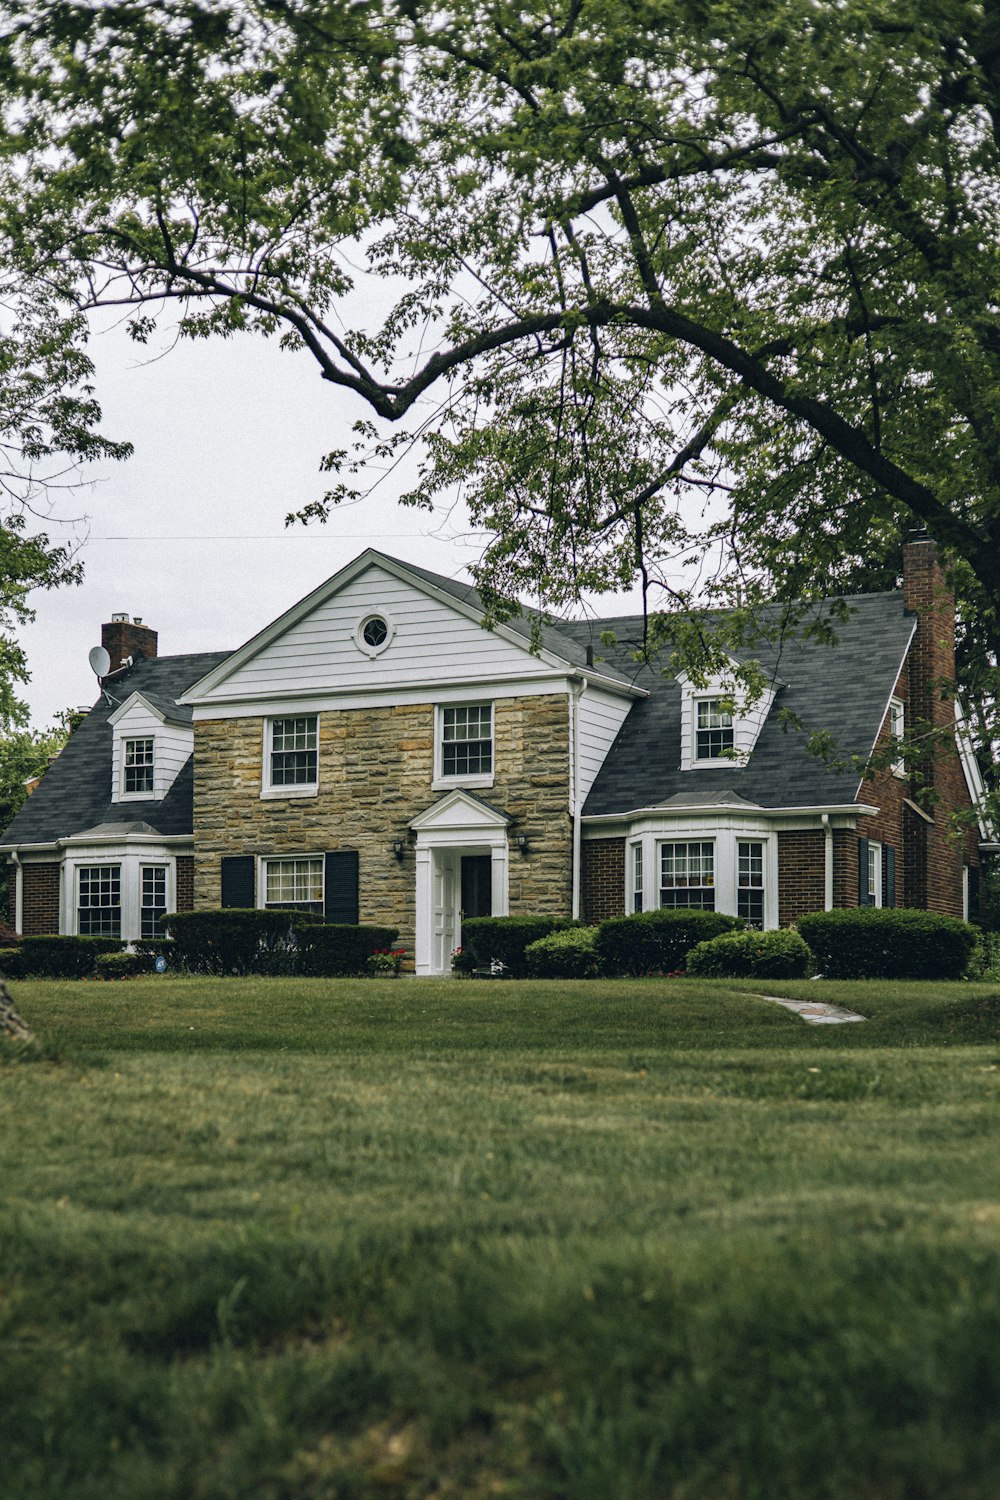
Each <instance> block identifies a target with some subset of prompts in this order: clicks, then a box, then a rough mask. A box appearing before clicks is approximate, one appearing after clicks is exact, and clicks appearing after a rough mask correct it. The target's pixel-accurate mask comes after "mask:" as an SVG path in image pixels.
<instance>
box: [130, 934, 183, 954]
mask: <svg viewBox="0 0 1000 1500" xmlns="http://www.w3.org/2000/svg"><path fill="white" fill-rule="evenodd" d="M173 948H174V945H173V943H172V942H171V941H170V939H169V938H161V937H155V938H136V939H135V941H134V943H133V944H132V952H133V953H144V954H145V955H146V957H147V958H149V959H154V958H159V956H160V954H161V953H162V954H163V955H164V956H165V957H166V958H169V957H170V955H171V953H172V952H173Z"/></svg>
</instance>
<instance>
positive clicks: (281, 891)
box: [264, 855, 323, 917]
mask: <svg viewBox="0 0 1000 1500" xmlns="http://www.w3.org/2000/svg"><path fill="white" fill-rule="evenodd" d="M264 905H265V906H268V907H281V908H282V909H285V908H287V909H288V910H290V911H308V912H314V913H315V914H316V915H317V916H320V917H321V916H322V915H323V857H322V855H319V856H315V857H309V858H305V859H300V858H294V859H266V860H265V861H264Z"/></svg>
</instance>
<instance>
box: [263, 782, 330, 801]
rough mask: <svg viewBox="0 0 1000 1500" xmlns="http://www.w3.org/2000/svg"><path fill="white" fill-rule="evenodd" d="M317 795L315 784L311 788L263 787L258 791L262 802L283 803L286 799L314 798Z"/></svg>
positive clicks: (317, 788)
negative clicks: (280, 801)
mask: <svg viewBox="0 0 1000 1500" xmlns="http://www.w3.org/2000/svg"><path fill="white" fill-rule="evenodd" d="M318 795H319V787H318V786H317V785H316V784H315V783H314V784H313V785H312V786H304V785H303V786H263V787H261V789H260V796H261V801H263V802H274V801H278V800H282V801H283V800H284V799H285V798H286V797H316V796H318Z"/></svg>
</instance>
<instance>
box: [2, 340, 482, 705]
mask: <svg viewBox="0 0 1000 1500" xmlns="http://www.w3.org/2000/svg"><path fill="white" fill-rule="evenodd" d="M160 347H161V348H166V347H167V340H166V338H165V337H164V338H163V339H161V345H160ZM91 353H92V356H93V358H94V360H95V363H96V366H97V391H98V396H99V398H100V400H101V404H102V406H103V408H104V422H103V430H104V432H106V433H107V434H108V435H109V436H112V437H115V438H127V439H128V440H130V441H131V442H132V443H133V444H134V446H135V454H134V456H133V458H131V459H130V460H128V461H127V462H125V463H121V464H112V463H107V464H104V465H101V466H100V468H99V470H98V471H97V472H98V473H99V475H100V478H99V479H98V481H97V482H96V483H94V484H93V486H88V487H87V488H86V489H84V490H82V491H79V492H78V493H77V494H75V495H73V496H70V497H68V498H67V497H62V498H61V499H60V500H59V502H58V504H59V510H60V512H61V513H62V514H64V515H71V514H76V515H83V514H85V515H86V516H87V517H88V518H89V520H88V521H87V523H86V525H78V526H77V527H75V528H71V530H72V531H73V532H75V534H77V535H79V536H86V535H87V533H88V532H89V537H88V539H87V540H86V541H85V542H84V545H83V548H82V554H81V555H82V559H83V562H84V567H85V572H84V580H83V583H82V584H81V585H80V586H79V587H76V588H61V589H57V590H52V591H47V592H46V591H39V592H37V593H35V594H34V595H33V597H32V603H33V605H34V607H35V609H36V611H37V619H36V621H35V623H34V624H33V625H30V626H27V627H25V628H24V629H23V630H22V631H21V632H20V638H21V640H22V642H23V644H24V646H25V649H26V651H27V654H28V662H29V666H30V668H31V673H32V680H31V682H30V683H29V684H28V686H27V688H26V689H25V690H24V692H23V693H22V696H23V697H25V698H26V699H27V701H28V703H29V705H30V708H31V713H32V720H33V722H34V724H35V725H36V726H38V727H42V726H44V725H46V724H47V723H48V722H49V721H50V720H51V718H52V715H53V714H54V713H55V712H56V711H57V710H59V709H61V708H65V707H68V706H71V705H77V704H89V703H91V702H93V701H94V698H95V697H96V684H95V680H94V677H93V674H92V673H91V671H90V668H89V666H88V662H87V654H88V651H89V649H90V647H91V646H94V645H97V644H99V643H100V638H101V623H102V621H105V620H109V619H110V617H111V614H112V612H113V611H126V612H127V613H128V614H129V615H130V616H132V615H141V616H142V617H143V620H144V621H145V623H146V624H148V625H150V626H152V627H153V629H154V630H157V631H158V632H159V650H160V652H161V654H165V655H166V654H171V655H172V654H177V653H180V652H189V651H218V650H225V649H227V648H235V647H236V646H238V645H240V644H241V643H242V642H243V641H245V640H247V639H248V638H249V637H250V636H252V635H253V634H255V633H256V631H258V630H260V629H261V628H262V627H263V626H264V625H266V624H267V623H268V622H269V621H270V620H272V619H274V618H275V616H277V615H279V614H280V613H281V612H282V611H283V610H285V609H287V608H288V607H289V606H290V605H292V604H294V603H295V602H296V600H298V599H300V598H301V597H302V596H303V595H304V594H306V593H308V592H309V591H310V590H311V589H313V588H315V587H316V585H317V584H319V583H321V582H322V581H323V580H324V579H325V578H328V577H329V576H330V574H331V573H334V572H336V571H337V569H338V568H341V567H343V566H344V564H345V563H347V562H349V561H350V560H351V558H353V557H355V556H356V555H357V554H358V553H359V552H360V551H362V550H363V549H364V548H365V547H366V546H369V545H371V546H376V547H379V548H380V549H382V550H383V551H385V552H390V553H394V554H395V555H396V556H398V557H401V558H404V559H409V560H410V561H413V562H416V563H420V564H422V565H423V566H425V567H429V568H434V569H436V570H437V571H438V572H441V573H445V574H447V575H449V576H450V577H461V576H464V569H465V568H466V567H467V565H468V564H469V563H470V561H473V560H474V559H475V558H476V557H477V556H478V554H479V551H480V550H481V541H480V540H478V539H477V538H475V537H473V536H470V535H469V534H468V532H467V530H466V529H465V528H466V526H467V518H466V517H465V516H464V513H462V512H461V509H460V508H453V509H452V512H451V513H450V514H448V513H445V512H444V511H442V512H441V513H439V514H438V515H430V514H428V513H426V512H422V511H415V510H410V509H405V508H403V507H402V506H400V505H398V504H397V503H396V500H397V496H398V495H399V494H400V493H402V492H403V491H404V490H405V489H406V488H408V486H409V485H410V484H411V483H412V482H413V479H414V477H415V466H414V464H413V461H412V460H411V461H410V463H409V467H408V468H402V469H400V470H399V471H397V472H396V473H395V474H393V475H391V476H389V477H387V478H386V479H385V480H384V481H383V483H382V484H381V486H380V488H379V490H378V492H377V494H376V495H375V496H374V497H373V498H371V499H370V500H366V501H365V502H364V504H362V505H357V506H353V507H351V508H349V509H346V510H343V511H338V512H337V513H336V514H335V515H334V517H333V519H332V520H331V521H330V522H329V523H328V524H327V525H325V526H318V525H312V526H310V527H309V528H303V527H301V526H298V527H295V528H294V529H288V530H286V529H285V527H284V524H283V523H284V517H285V514H286V513H287V512H288V511H290V510H294V509H297V508H298V507H300V506H301V505H303V504H305V503H306V502H307V501H308V500H311V499H315V498H317V497H319V496H320V495H322V494H323V492H324V490H325V489H326V488H327V485H328V482H329V477H328V476H326V475H323V474H321V473H320V471H319V463H320V459H321V457H322V455H323V454H324V453H325V452H327V451H328V450H330V449H332V448H336V447H347V446H349V442H350V438H351V433H350V428H351V424H352V423H353V422H354V421H356V420H357V419H358V418H359V417H361V416H363V415H365V414H366V413H365V412H364V410H363V409H362V407H361V404H360V402H357V401H355V400H354V399H353V398H352V397H350V396H349V395H346V394H344V393H341V392H340V391H337V390H335V389H334V388H333V387H331V386H329V385H328V384H326V383H324V382H323V381H322V380H321V379H320V378H319V374H318V372H317V370H316V367H315V365H314V364H313V362H312V360H311V359H310V358H309V357H308V356H307V355H304V354H303V355H293V354H289V353H282V352H281V351H280V350H279V349H278V348H277V345H276V343H274V342H273V341H270V342H268V341H264V340H262V339H260V338H254V337H252V336H246V337H244V338H242V339H235V340H231V341H228V342H222V341H214V342H198V343H192V342H189V341H185V342H183V343H180V344H178V345H177V346H176V347H174V348H170V349H169V352H166V353H164V354H163V355H162V357H159V358H157V357H155V356H156V353H157V351H156V350H153V351H151V350H150V349H148V348H146V349H144V348H141V347H139V346H137V345H135V344H133V343H132V342H131V341H130V340H129V339H128V338H127V336H126V335H125V333H124V331H123V330H121V329H111V330H109V331H106V332H103V333H100V334H98V335H96V336H95V337H94V338H93V340H92V342H91ZM49 529H50V534H51V535H52V537H53V538H55V537H61V536H64V535H65V534H66V529H65V528H60V527H58V526H50V528H49Z"/></svg>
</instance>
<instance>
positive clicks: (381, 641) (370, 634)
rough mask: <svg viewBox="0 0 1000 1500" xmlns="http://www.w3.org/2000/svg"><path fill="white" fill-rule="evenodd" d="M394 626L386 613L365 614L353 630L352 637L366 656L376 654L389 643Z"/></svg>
mask: <svg viewBox="0 0 1000 1500" xmlns="http://www.w3.org/2000/svg"><path fill="white" fill-rule="evenodd" d="M393 634H394V626H393V623H392V621H391V620H390V619H389V617H388V616H387V615H382V614H377V615H365V617H364V619H363V620H362V621H361V622H360V624H359V625H358V628H357V630H356V631H355V632H354V639H355V641H356V642H357V644H358V646H359V648H360V649H361V650H362V651H363V652H364V653H365V655H366V656H378V655H379V654H380V653H381V652H383V651H384V650H385V648H386V647H387V646H388V645H389V642H390V641H391V640H392V637H393Z"/></svg>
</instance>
